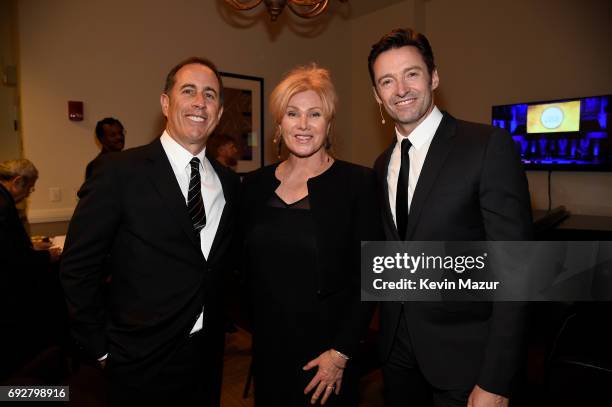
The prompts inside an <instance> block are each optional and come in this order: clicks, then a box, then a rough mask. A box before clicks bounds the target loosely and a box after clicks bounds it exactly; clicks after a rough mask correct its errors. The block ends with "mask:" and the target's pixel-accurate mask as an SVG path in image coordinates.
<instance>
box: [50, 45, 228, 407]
mask: <svg viewBox="0 0 612 407" xmlns="http://www.w3.org/2000/svg"><path fill="white" fill-rule="evenodd" d="M160 104H161V110H162V112H163V114H164V116H166V119H167V123H166V129H165V131H164V133H163V134H162V135H161V137H160V138H158V139H156V140H155V141H153V142H152V143H150V144H148V145H145V146H141V147H137V148H133V149H129V150H127V151H124V152H122V153H121V154H107V156H108V157H104V158H103V159H102V160H101V163H100V165H99V166H97V167H96V168H94V170H93V173H92V175H91V177H90V178H89V179H88V180H87V181H85V184H84V185H83V187H82V188H81V190H80V191H79V198H80V199H79V203H78V205H77V208H76V210H75V213H74V215H73V217H72V219H71V221H70V226H69V228H68V235H67V238H66V245H65V251H64V255H63V258H62V265H61V271H60V279H61V282H62V285H63V287H64V291H65V293H66V298H67V303H68V310H69V312H70V315H71V317H72V321H73V325H72V333H73V336H74V338H75V339H76V341H77V342H78V344H79V345H80V346H82V348H83V350H84V353H85V354H87V355H89V358H90V359H91V360H92V361H94V360H97V361H98V362H99V364H100V366H101V367H103V368H104V369H105V370H106V371H107V372H108V374H107V378H108V382H109V383H108V389H109V394H110V401H111V404H112V405H115V406H124V405H126V406H134V405H181V406H211V407H214V406H218V405H219V402H220V393H221V371H222V363H223V343H224V339H225V336H224V332H223V297H224V296H223V293H222V280H223V276H224V274H225V273H226V272H227V271H229V270H231V269H233V264H234V261H235V260H234V259H235V258H236V256H235V255H234V253H233V252H232V251H231V250H230V249H231V247H232V243H233V236H232V235H233V230H234V225H235V220H236V217H235V212H236V210H237V208H238V196H239V192H240V180H239V178H238V176H237V175H236V174H234V173H233V172H232V171H230V170H229V169H227V168H225V167H224V166H222V165H220V164H218V163H217V162H216V161H215V160H208V158H206V150H205V146H206V140H207V139H208V136H209V135H210V134H211V133H212V131H213V130H214V129H215V127H216V126H217V124H218V123H219V119H220V118H221V115H222V113H223V85H222V81H221V76H220V75H219V72H218V71H217V69H216V67H215V65H214V64H213V63H212V62H210V61H209V60H207V59H204V58H198V57H192V58H189V59H187V60H185V61H182V62H180V63H179V64H177V65H176V66H175V67H174V68H172V69H171V70H170V72H169V73H168V75H167V76H166V83H165V86H164V90H163V93H162V94H161V96H160ZM106 273H110V274H111V275H112V280H111V282H110V287H109V291H108V298H107V299H106V302H103V301H102V298H101V297H102V296H101V291H100V290H101V285H102V284H101V280H102V278H103V276H105V275H106Z"/></svg>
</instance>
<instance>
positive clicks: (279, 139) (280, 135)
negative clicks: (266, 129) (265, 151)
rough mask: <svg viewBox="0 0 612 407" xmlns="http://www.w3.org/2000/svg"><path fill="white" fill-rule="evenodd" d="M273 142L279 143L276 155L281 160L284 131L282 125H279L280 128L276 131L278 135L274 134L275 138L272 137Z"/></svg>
mask: <svg viewBox="0 0 612 407" xmlns="http://www.w3.org/2000/svg"><path fill="white" fill-rule="evenodd" d="M272 142H273V143H274V144H278V147H277V151H276V157H277V158H278V159H279V160H280V158H281V148H282V146H283V133H282V129H281V126H280V125H279V126H278V130H277V131H276V135H275V136H274V139H272Z"/></svg>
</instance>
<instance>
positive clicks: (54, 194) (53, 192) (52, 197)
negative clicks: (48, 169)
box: [49, 187, 62, 202]
mask: <svg viewBox="0 0 612 407" xmlns="http://www.w3.org/2000/svg"><path fill="white" fill-rule="evenodd" d="M61 200H62V190H61V189H59V188H58V187H53V188H49V201H51V202H59V201H61Z"/></svg>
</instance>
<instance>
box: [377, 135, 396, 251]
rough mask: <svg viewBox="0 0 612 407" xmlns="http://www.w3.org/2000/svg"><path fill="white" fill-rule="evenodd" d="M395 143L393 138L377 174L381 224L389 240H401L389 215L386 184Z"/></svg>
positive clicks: (387, 186) (389, 207)
mask: <svg viewBox="0 0 612 407" xmlns="http://www.w3.org/2000/svg"><path fill="white" fill-rule="evenodd" d="M395 143H397V139H396V138H395V133H394V138H393V142H392V143H391V145H390V146H389V147H387V149H386V150H385V152H384V153H383V155H382V159H381V161H380V162H381V166H382V168H379V169H378V171H377V173H378V182H379V185H381V186H382V194H381V195H382V197H381V198H382V212H383V222H384V223H385V228H386V229H387V230H389V231H390V232H391V233H392V234H393V239H390V240H401V239H400V236H399V234H398V233H397V228H396V227H395V222H393V214H392V213H391V206H390V204H389V185H388V184H387V173H388V172H389V161H391V154H392V153H393V148H394V147H395Z"/></svg>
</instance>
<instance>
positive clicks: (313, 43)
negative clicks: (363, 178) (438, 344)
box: [19, 0, 612, 221]
mask: <svg viewBox="0 0 612 407" xmlns="http://www.w3.org/2000/svg"><path fill="white" fill-rule="evenodd" d="M168 4H169V3H168V2H165V1H161V0H151V1H144V0H132V1H129V2H125V1H120V0H108V1H104V2H82V1H78V0H55V1H53V2H48V1H44V0H21V1H20V2H19V25H20V52H21V61H20V66H21V69H20V73H21V84H20V86H21V91H22V99H23V103H22V112H23V133H24V134H23V142H24V149H25V155H26V157H28V158H30V159H32V161H34V162H35V164H36V165H37V166H38V168H39V169H40V172H41V178H40V180H39V182H38V185H37V188H36V192H35V193H34V194H33V196H32V199H31V202H30V218H31V219H33V220H35V221H49V220H53V219H66V218H67V217H69V216H70V214H71V212H72V210H73V207H74V205H75V198H74V197H75V193H76V190H77V189H78V187H79V186H80V184H81V181H82V179H83V172H84V168H85V165H86V164H87V162H88V161H89V160H91V159H92V158H93V157H94V156H95V155H96V154H97V147H96V145H95V143H94V136H93V128H94V125H95V122H96V121H97V120H98V119H99V118H101V117H104V116H108V115H112V116H117V117H118V118H120V119H121V120H122V122H123V123H124V124H125V127H126V129H127V130H128V134H127V147H133V146H136V145H141V144H144V143H147V142H149V141H150V140H152V139H153V138H154V136H155V135H156V134H157V133H158V132H159V130H160V128H161V125H162V123H163V121H162V118H161V115H160V112H159V103H158V98H159V93H160V90H161V86H162V81H163V78H164V76H165V74H166V72H167V70H168V69H169V68H170V67H171V66H172V65H173V64H174V63H176V62H177V61H178V60H180V59H182V58H185V57H187V56H191V55H204V56H207V57H209V58H211V59H212V60H213V61H215V62H216V63H217V64H218V65H219V68H220V69H221V70H223V71H228V72H235V73H242V74H247V75H254V76H260V77H263V78H264V80H265V89H264V93H265V96H266V101H265V102H266V103H267V96H268V95H269V93H270V91H271V89H272V87H273V86H274V85H275V84H276V83H277V82H278V80H279V79H280V77H281V76H282V74H283V73H285V72H286V71H287V70H289V69H291V68H292V67H293V66H295V65H297V64H303V63H307V62H309V61H317V62H319V63H320V64H321V65H322V66H325V67H328V68H330V69H331V70H332V75H333V77H334V81H335V83H336V85H337V88H338V93H339V96H340V106H339V111H338V121H337V123H336V135H337V137H336V139H337V141H336V145H335V151H336V154H337V155H338V156H339V157H340V158H344V159H348V160H352V161H355V162H358V163H361V164H364V165H371V164H372V162H373V160H374V158H375V157H376V156H377V154H378V153H379V152H380V151H381V150H382V149H383V148H384V147H385V146H386V145H387V143H389V141H390V137H391V136H390V134H392V127H391V126H390V123H387V125H386V126H381V124H380V116H379V113H378V109H377V106H376V104H375V103H374V100H373V98H372V94H371V87H370V82H369V78H368V73H367V65H366V64H367V62H366V59H367V54H368V52H369V49H370V45H371V44H372V43H373V42H375V41H376V40H377V39H378V38H379V37H380V36H381V35H382V34H383V33H385V32H386V31H388V30H389V29H391V28H393V27H399V26H409V25H413V26H415V27H417V28H419V29H420V30H423V31H425V32H426V33H427V35H428V36H429V38H430V40H431V42H432V44H433V46H434V50H435V52H436V58H437V62H438V65H439V67H440V76H441V86H440V91H439V92H438V95H437V98H438V99H437V100H438V101H439V103H440V105H441V107H443V108H445V109H448V110H449V111H450V112H452V113H453V114H454V115H456V116H458V117H461V118H464V119H468V120H475V121H481V122H489V121H490V117H489V116H490V106H491V105H494V104H500V103H512V102H521V101H529V100H542V99H549V98H551V99H552V98H561V97H572V96H587V95H592V94H602V93H612V84H611V79H610V75H609V72H612V69H611V68H612V66H611V63H610V53H609V46H607V44H606V41H605V40H606V39H607V38H610V37H612V35H610V34H612V33H611V32H610V30H611V29H610V28H609V26H608V21H607V18H608V16H609V15H610V6H609V2H608V1H606V0H588V1H585V2H579V1H572V0H540V1H537V2H534V1H531V0H513V1H506V2H502V1H499V2H498V1H496V2H491V1H486V0H466V1H460V2H458V1H454V0H406V1H404V2H401V3H397V4H395V5H391V6H389V7H387V8H384V9H381V10H378V11H376V12H373V13H370V14H365V15H362V16H360V17H356V18H354V19H352V20H350V19H349V18H348V15H347V14H346V13H344V12H343V11H342V10H344V9H341V8H338V7H341V6H336V4H339V3H338V2H331V4H332V5H333V6H334V7H336V9H337V10H339V11H338V12H336V13H330V14H329V15H326V17H325V18H324V20H323V21H321V20H317V24H319V23H321V22H323V28H321V29H319V30H318V32H316V33H315V34H313V35H311V36H307V35H306V36H305V35H298V34H297V33H296V31H297V29H296V28H295V24H294V21H295V20H294V19H293V18H290V13H289V12H287V11H286V12H285V13H283V16H282V17H281V20H280V21H279V22H278V23H275V24H272V23H270V22H268V21H267V20H262V21H257V22H255V23H254V24H252V25H250V26H249V25H248V24H246V26H243V27H240V26H239V25H240V24H239V23H240V21H238V22H237V20H236V19H235V17H234V20H232V21H230V17H231V15H229V13H228V12H227V10H226V9H225V7H224V6H223V5H222V2H221V1H202V0H181V1H177V2H173V3H172V6H171V7H170V6H169V5H168ZM253 13H254V14H258V13H265V11H264V10H263V9H261V8H260V9H259V10H256V11H254V12H253ZM241 22H242V23H244V20H241ZM68 100H82V101H83V102H84V103H85V121H83V122H70V121H69V120H68V119H67V101H68ZM265 117H266V119H265V133H266V146H267V148H266V163H271V162H272V161H273V160H274V158H275V154H274V152H273V150H274V149H273V146H272V144H271V143H270V138H271V135H272V130H273V129H272V126H271V123H270V119H269V117H268V116H267V115H266V116H265ZM387 119H388V118H387ZM387 122H389V120H387ZM543 175H544V176H543ZM529 178H530V184H531V191H532V197H533V201H534V206H535V207H538V208H542V207H545V206H546V204H547V202H546V195H545V192H546V183H545V181H546V180H545V174H540V173H531V174H529ZM50 187H59V188H61V190H62V200H61V201H60V202H57V203H55V202H49V199H48V195H49V192H48V190H49V188H50ZM559 204H565V205H566V206H568V207H569V208H570V209H571V210H572V211H574V212H582V213H591V214H606V215H612V174H598V173H560V172H557V173H554V174H553V205H559Z"/></svg>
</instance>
